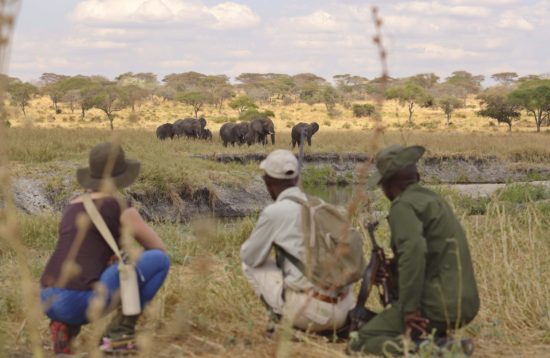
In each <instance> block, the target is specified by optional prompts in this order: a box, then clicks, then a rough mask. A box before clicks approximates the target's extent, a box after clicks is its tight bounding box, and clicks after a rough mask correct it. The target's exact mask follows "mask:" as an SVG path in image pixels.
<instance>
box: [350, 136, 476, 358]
mask: <svg viewBox="0 0 550 358" xmlns="http://www.w3.org/2000/svg"><path fill="white" fill-rule="evenodd" d="M424 151H425V149H424V148H423V147H421V146H410V147H403V146H401V145H391V146H388V147H386V148H384V149H382V150H381V151H380V152H379V153H378V154H377V155H376V158H375V160H376V168H377V171H376V172H375V173H374V174H373V175H372V176H371V177H370V178H369V183H368V184H369V187H371V188H373V187H376V186H377V185H380V186H381V187H382V190H383V192H384V194H385V196H386V197H387V198H388V199H389V200H390V201H391V208H390V213H389V216H388V221H389V226H390V230H391V248H392V250H393V252H394V255H395V265H394V271H395V272H393V274H396V275H397V279H396V280H395V281H396V282H397V285H398V298H397V300H395V301H394V302H392V303H391V305H390V306H389V308H386V309H385V310H384V311H382V312H381V313H380V314H378V315H376V316H375V317H374V318H372V319H371V320H370V321H369V322H368V323H366V324H365V325H364V326H363V327H361V328H360V329H359V331H358V332H357V335H354V336H353V337H352V339H351V340H350V343H349V346H348V350H349V351H359V352H364V353H371V354H385V353H391V354H395V353H399V350H400V347H401V342H402V337H403V335H405V336H409V337H410V338H411V339H412V340H413V341H415V342H417V343H418V342H420V341H421V337H422V336H423V335H424V334H426V333H428V334H430V333H434V335H435V338H436V339H438V338H444V337H446V335H447V332H448V331H449V330H452V329H455V328H459V327H461V326H463V325H465V324H467V323H469V322H470V321H472V320H473V319H474V317H475V316H476V314H477V312H478V311H479V296H478V291H477V286H476V281H475V277H474V269H473V267H472V259H471V257H470V251H469V249H468V243H467V240H466V235H465V232H464V229H463V228H462V226H461V224H460V223H459V221H458V219H457V217H456V215H455V214H454V213H453V211H452V209H451V207H450V206H449V204H448V203H447V202H446V201H445V200H444V199H443V198H442V197H440V196H439V195H437V194H436V193H434V192H433V191H431V190H430V189H427V188H424V187H422V186H421V185H420V184H419V183H418V182H419V180H420V175H419V174H418V170H417V167H416V163H417V162H418V160H419V159H420V157H422V155H423V154H424Z"/></svg>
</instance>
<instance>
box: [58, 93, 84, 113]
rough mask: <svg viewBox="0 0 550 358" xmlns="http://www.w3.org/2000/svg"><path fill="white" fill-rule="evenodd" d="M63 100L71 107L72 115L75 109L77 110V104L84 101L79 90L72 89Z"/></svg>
mask: <svg viewBox="0 0 550 358" xmlns="http://www.w3.org/2000/svg"><path fill="white" fill-rule="evenodd" d="M61 100H62V101H63V102H65V103H67V104H68V105H69V109H70V110H71V113H74V109H75V108H76V106H77V104H78V103H80V101H81V100H82V96H81V95H80V90H79V89H71V90H68V91H67V92H66V93H65V94H64V95H63V97H62V98H61Z"/></svg>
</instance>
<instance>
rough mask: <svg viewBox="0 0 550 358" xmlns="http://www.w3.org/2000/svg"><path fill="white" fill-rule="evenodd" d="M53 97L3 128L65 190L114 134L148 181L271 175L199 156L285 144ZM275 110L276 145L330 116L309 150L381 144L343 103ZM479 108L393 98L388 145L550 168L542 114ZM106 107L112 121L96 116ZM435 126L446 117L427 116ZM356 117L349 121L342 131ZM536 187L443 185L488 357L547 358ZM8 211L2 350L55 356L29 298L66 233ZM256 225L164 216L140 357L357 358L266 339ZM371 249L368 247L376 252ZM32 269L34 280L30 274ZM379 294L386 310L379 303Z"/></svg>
mask: <svg viewBox="0 0 550 358" xmlns="http://www.w3.org/2000/svg"><path fill="white" fill-rule="evenodd" d="M48 106H49V103H48V101H47V99H46V98H42V99H39V100H35V101H34V102H33V104H32V107H31V109H30V111H29V115H28V119H27V120H26V121H25V120H23V118H21V117H20V116H19V115H17V114H16V113H15V112H14V109H11V112H12V114H13V115H15V116H12V119H11V122H12V124H13V125H14V127H13V128H10V129H7V130H6V131H4V134H5V135H4V137H2V138H3V142H2V143H0V148H2V149H3V150H4V151H5V152H6V156H7V157H8V158H9V165H8V166H7V167H9V170H10V171H11V173H12V174H13V175H15V176H30V177H39V178H41V179H45V180H48V181H49V182H50V185H51V186H52V187H54V188H55V187H56V186H60V185H61V184H62V183H60V182H59V180H60V179H59V178H60V177H71V178H72V176H73V175H74V169H75V167H76V166H78V165H83V164H84V163H85V162H86V160H87V155H88V151H89V149H90V148H91V147H92V146H93V145H95V144H97V143H98V142H101V141H105V140H111V139H113V136H114V137H115V138H116V139H117V140H120V141H121V142H122V144H123V146H124V148H125V149H126V150H127V152H128V157H131V158H139V159H140V160H141V161H142V163H143V170H142V176H141V178H140V180H139V181H138V183H136V187H137V188H140V187H142V188H145V189H146V188H151V187H155V188H162V187H163V186H164V187H171V186H186V187H190V188H193V187H197V186H199V185H208V183H210V182H217V183H227V185H241V184H242V183H243V182H246V181H247V180H250V178H251V177H252V175H251V174H258V173H259V172H258V169H257V164H256V163H250V164H246V165H241V164H221V163H216V162H213V161H209V160H205V159H198V158H193V157H192V156H193V154H197V153H198V154H216V153H222V152H223V153H225V152H227V153H252V152H267V151H269V150H271V149H272V148H273V147H272V146H267V147H265V148H264V147H261V146H257V145H256V146H252V147H234V148H223V147H222V146H221V143H220V142H219V139H218V138H216V137H217V136H215V139H214V142H212V143H208V142H202V141H193V140H187V139H179V140H174V141H165V142H160V141H158V140H157V139H156V138H155V135H154V128H155V127H156V126H157V125H158V124H160V123H164V122H166V121H173V120H174V119H176V118H179V117H183V116H188V115H189V108H187V107H185V106H183V105H181V104H175V103H171V102H167V103H160V104H158V105H155V104H153V103H145V104H143V105H142V106H141V108H140V109H139V113H140V114H139V115H140V120H139V121H138V122H136V123H129V122H127V121H126V119H125V118H126V117H125V116H127V115H128V113H127V112H122V113H121V114H120V116H121V118H118V119H117V120H116V121H115V131H114V133H113V132H111V131H109V130H107V122H106V121H105V120H104V117H103V116H102V115H101V114H100V113H99V112H95V111H91V112H90V113H89V114H88V115H87V117H86V119H85V121H84V122H81V121H79V120H78V114H74V115H73V114H70V113H67V109H64V113H63V114H61V115H52V114H51V113H53V111H52V110H51V109H49V108H48ZM265 108H266V109H274V110H275V113H276V121H275V122H276V127H277V130H278V133H279V134H278V143H277V145H276V147H277V148H288V147H289V141H290V140H289V139H290V135H289V133H290V129H289V127H291V123H297V122H299V121H305V122H309V121H312V120H316V121H318V122H320V123H321V131H320V132H319V133H318V134H317V135H316V136H315V137H314V139H313V142H314V145H313V146H312V147H311V148H306V150H307V151H309V152H314V151H315V152H362V151H365V150H367V148H369V145H370V143H371V142H372V141H373V140H374V134H373V133H372V131H371V130H370V129H371V127H372V126H371V123H370V122H369V121H370V120H369V119H357V120H356V119H353V118H351V114H350V112H349V110H345V109H343V108H339V110H340V111H341V112H342V114H341V115H340V116H339V117H335V118H329V117H328V116H327V115H326V111H325V110H324V108H323V107H322V106H307V105H291V106H286V107H282V106H280V107H277V108H271V107H270V106H265ZM473 112H474V109H473V108H466V109H463V110H460V111H458V112H457V114H459V113H463V115H464V117H461V116H458V115H455V120H453V122H454V123H455V124H454V126H452V127H451V128H447V127H446V126H445V125H444V118H443V115H442V114H441V113H439V112H436V111H431V110H425V109H422V110H419V111H418V112H417V113H416V114H415V116H416V119H415V123H416V125H415V126H413V128H409V127H403V128H398V125H396V123H397V124H399V123H400V124H403V123H404V122H405V120H406V113H405V112H404V109H400V110H399V113H398V116H395V104H394V103H391V102H389V103H387V104H386V105H385V107H384V111H383V115H384V118H383V120H384V124H385V126H386V127H387V130H386V132H385V134H384V135H383V137H382V141H383V142H384V143H387V144H389V143H407V144H423V145H425V146H427V148H428V150H429V154H430V155H433V156H446V155H455V154H461V155H468V156H475V157H482V156H488V155H491V156H497V157H500V158H501V159H505V160H514V161H524V162H536V163H542V164H544V163H546V162H547V161H548V159H550V149H549V148H548V136H547V134H546V133H540V134H535V133H530V132H531V131H534V130H533V128H532V127H531V125H530V121H529V120H530V119H529V118H524V119H522V120H521V121H519V122H518V123H517V126H516V129H517V131H516V130H515V131H514V132H513V133H511V134H508V133H507V132H506V129H505V128H504V127H502V128H498V127H497V126H491V125H489V124H488V123H489V121H488V120H487V119H482V118H478V117H476V116H474V115H473ZM70 116H74V117H75V119H74V120H71V119H70ZM94 116H95V117H98V118H99V119H94V121H90V119H91V118H94ZM206 116H207V119H209V121H210V122H209V123H210V124H209V127H211V128H213V129H214V130H215V129H216V128H217V127H219V125H220V124H221V123H222V122H223V121H225V120H226V119H227V118H230V117H235V116H236V113H233V112H229V111H228V113H225V114H224V113H222V114H216V113H214V112H207V113H206ZM64 118H65V120H64ZM216 118H217V119H216ZM218 121H219V123H217V122H218ZM325 122H326V123H330V126H329V125H328V124H326V123H325ZM430 122H433V123H436V122H437V125H435V124H434V126H435V127H431V125H428V124H426V123H430ZM346 123H348V124H349V129H346V128H343V127H345V126H346ZM0 132H1V131H0ZM1 158H2V156H1V155H0V159H1ZM5 169H7V168H6V167H4V170H5ZM524 191H527V194H525V193H524ZM531 193H535V194H537V193H540V189H538V188H534V189H533V188H529V189H526V188H512V189H510V190H508V192H504V193H500V194H499V195H495V196H494V197H492V198H491V199H490V200H485V199H484V200H481V199H480V200H474V199H470V198H466V197H462V196H460V195H458V194H457V193H455V192H452V191H445V192H443V194H444V195H445V196H446V197H447V198H448V199H449V200H450V201H451V202H452V203H453V205H454V206H455V208H456V210H457V212H458V214H459V215H460V217H461V220H462V222H463V224H464V226H465V228H466V230H467V232H468V237H469V239H470V247H471V251H472V256H473V259H474V264H475V268H476V274H477V279H478V285H479V289H480V295H481V300H482V307H481V311H480V314H479V316H478V317H477V318H476V320H475V321H474V322H473V323H472V324H471V325H470V326H469V327H468V328H466V329H465V330H463V331H462V332H461V333H463V334H467V335H471V336H474V337H475V342H476V356H478V357H503V356H505V357H543V356H548V351H549V349H550V288H549V287H548V282H550V269H549V268H550V241H549V240H548V235H547V232H548V229H549V226H550V206H549V205H548V199H549V197H548V195H547V194H540V195H538V194H537V195H535V196H536V198H535V196H534V195H531ZM518 198H519V199H518ZM524 198H527V200H524ZM535 199H540V200H538V201H534V200H535ZM377 207H378V208H379V209H381V210H387V208H388V204H387V202H386V201H384V200H383V199H381V198H380V199H379V202H378V203H377ZM7 217H9V218H11V219H13V218H16V219H17V221H18V225H17V230H15V231H13V232H15V233H19V235H15V236H14V237H18V238H20V240H18V241H17V242H18V246H17V247H18V248H17V249H14V246H13V245H12V244H11V243H12V242H11V241H9V240H0V293H1V294H0V346H1V347H3V348H4V349H3V350H2V351H1V352H0V356H1V355H6V356H28V355H30V354H31V353H32V352H34V354H35V355H36V356H40V353H39V352H40V351H44V352H45V355H46V356H50V355H51V350H50V348H49V347H50V344H49V336H48V326H47V325H48V321H47V319H46V318H45V317H43V316H35V315H33V313H32V312H30V311H29V305H28V304H27V303H26V301H25V300H24V298H29V297H30V300H31V302H34V305H35V308H36V307H38V298H37V297H35V296H33V295H30V296H29V294H28V293H29V292H34V293H35V294H36V292H37V290H38V285H37V282H38V277H39V276H40V274H41V271H42V269H43V267H44V265H45V262H46V260H47V258H48V256H49V254H50V253H51V251H52V249H53V247H54V245H55V241H56V238H57V225H58V221H59V216H58V215H55V214H52V215H43V216H28V215H24V214H22V213H16V212H15V210H14V209H13V208H12V207H10V210H9V211H7V212H2V217H0V221H2V222H3V221H6V220H5V219H6V218H7ZM11 219H10V220H11ZM10 222H11V223H13V222H14V221H13V220H12V221H10ZM253 225H254V218H245V219H241V220H238V221H234V222H226V221H213V220H209V219H198V218H197V220H195V221H193V222H192V223H191V224H189V225H178V224H155V228H156V230H157V231H158V232H159V233H160V235H161V236H162V237H163V239H164V240H165V241H166V243H167V245H168V249H169V254H170V256H171V260H172V269H171V273H170V275H169V277H168V280H167V282H166V283H165V285H164V288H163V289H162V291H161V293H160V294H159V296H158V297H157V298H156V299H155V300H154V302H153V303H152V304H151V305H150V307H149V308H148V309H147V311H146V313H145V315H144V317H143V319H142V320H141V322H140V337H139V342H140V345H141V347H142V352H141V356H143V357H150V356H158V357H174V356H176V357H177V356H197V355H200V356H224V357H226V356H228V357H231V356H239V357H240V356H242V357H273V356H279V357H287V356H304V357H340V356H342V357H343V356H344V354H343V349H344V344H341V343H330V342H328V341H327V340H325V339H321V338H317V337H311V336H303V335H302V336H300V337H298V338H299V339H298V340H297V341H292V340H289V339H287V338H286V337H285V336H284V334H282V335H281V337H279V338H277V339H274V340H269V339H266V338H264V337H263V335H262V333H263V330H264V328H265V325H266V322H267V318H266V315H265V314H264V312H263V309H262V305H261V304H260V302H259V300H257V299H256V298H255V297H254V295H253V293H252V290H251V289H250V287H249V286H248V284H247V282H246V281H245V279H244V277H243V276H242V274H241V272H240V260H239V254H238V253H239V247H240V245H241V243H242V242H243V241H244V240H245V239H246V238H247V236H248V234H249V233H250V231H251V230H252V227H253ZM10 232H11V231H10ZM2 233H3V232H0V236H1V235H2ZM379 235H380V240H381V241H382V242H384V243H385V245H386V246H387V244H388V232H387V227H382V228H381V230H380V232H379ZM3 238H4V237H3ZM4 239H5V238H4ZM369 250H370V248H369V247H368V245H366V246H365V253H366V254H367V253H368V252H369ZM21 265H23V267H25V268H26V270H27V271H28V275H30V279H26V280H25V279H24V277H25V275H26V274H24V272H23V271H22V270H21V267H22V266H21ZM27 271H25V272H27ZM22 281H25V282H24V283H25V285H23V286H22V285H21V282H22ZM22 287H23V288H22ZM29 287H30V289H29ZM23 289H24V290H23ZM370 303H371V304H372V305H373V307H375V308H377V309H379V308H380V307H379V306H378V304H377V303H376V302H375V301H374V300H371V302H370ZM106 322H107V319H102V320H100V321H98V322H94V323H93V324H91V325H89V326H87V327H85V329H84V331H83V332H82V334H81V335H80V336H79V338H78V340H77V342H76V343H77V346H78V350H79V351H80V352H91V356H92V357H93V356H97V352H95V351H94V349H95V345H96V342H97V339H98V337H97V334H98V332H101V327H102V326H103V325H105V324H106ZM33 332H34V333H35V334H38V338H39V344H38V345H37V344H36V343H35V344H34V345H33V343H32V342H33V335H32V334H33ZM34 342H36V340H34Z"/></svg>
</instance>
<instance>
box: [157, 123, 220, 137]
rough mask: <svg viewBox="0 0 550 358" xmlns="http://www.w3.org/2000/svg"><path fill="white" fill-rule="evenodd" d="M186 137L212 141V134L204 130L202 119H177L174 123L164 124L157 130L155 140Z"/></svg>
mask: <svg viewBox="0 0 550 358" xmlns="http://www.w3.org/2000/svg"><path fill="white" fill-rule="evenodd" d="M174 137H187V138H194V139H210V140H211V139H212V132H211V131H210V129H208V128H206V119H204V118H202V117H201V118H199V119H197V118H184V119H178V120H177V121H175V122H174V123H164V124H162V125H160V126H159V127H158V128H157V138H158V139H160V140H164V139H168V138H170V139H174Z"/></svg>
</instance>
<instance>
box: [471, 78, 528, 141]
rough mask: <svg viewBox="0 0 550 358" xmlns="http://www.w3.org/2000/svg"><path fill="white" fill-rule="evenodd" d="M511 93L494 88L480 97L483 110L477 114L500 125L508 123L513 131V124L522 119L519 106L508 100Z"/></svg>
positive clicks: (503, 89) (500, 88)
mask: <svg viewBox="0 0 550 358" xmlns="http://www.w3.org/2000/svg"><path fill="white" fill-rule="evenodd" d="M508 94H509V91H506V89H505V88H503V87H493V88H490V89H488V90H486V91H485V92H483V93H482V94H480V95H479V96H478V99H480V102H481V105H482V106H483V108H482V109H481V110H480V111H479V112H477V113H478V114H479V115H480V116H483V117H489V118H493V119H496V120H497V122H498V124H500V123H506V124H507V125H508V131H509V132H511V131H512V122H513V121H514V120H515V119H517V118H519V117H520V112H519V111H518V109H519V106H518V105H516V104H514V103H512V102H511V101H510V100H509V98H508Z"/></svg>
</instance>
